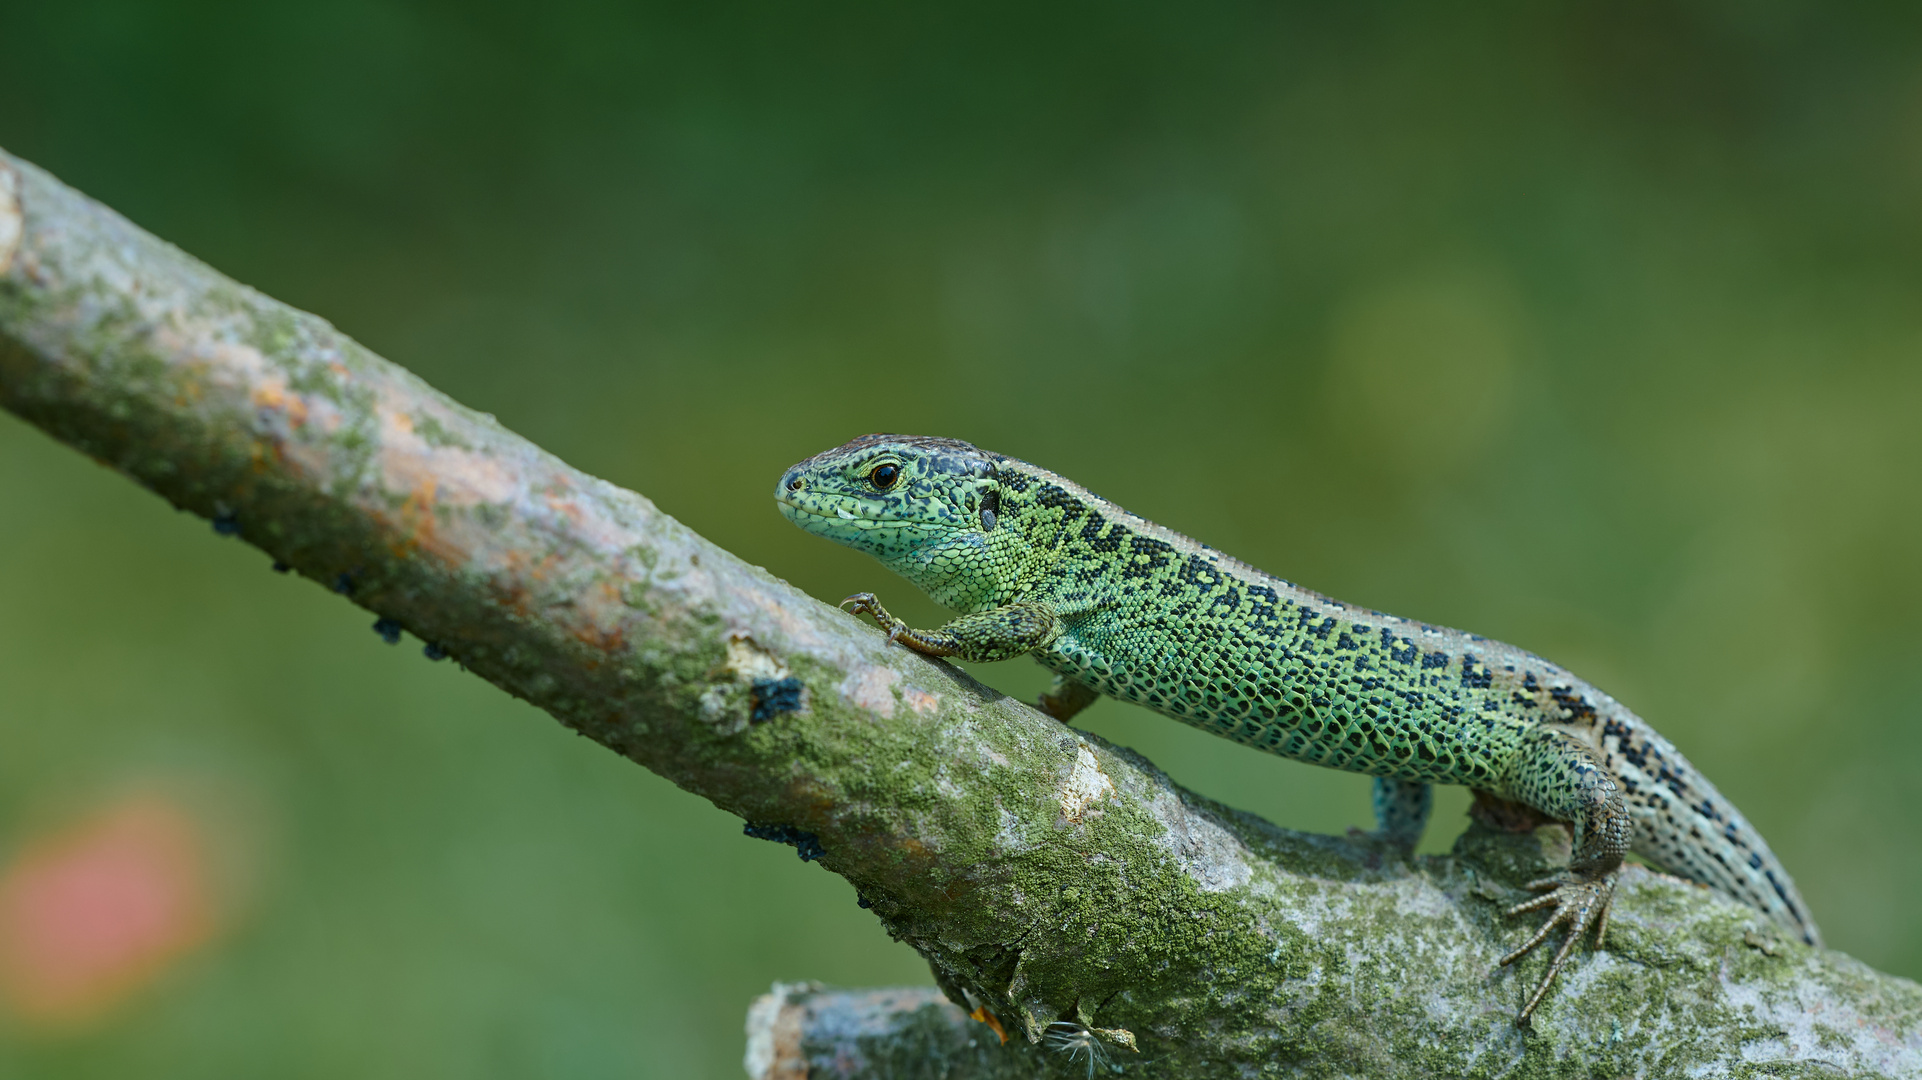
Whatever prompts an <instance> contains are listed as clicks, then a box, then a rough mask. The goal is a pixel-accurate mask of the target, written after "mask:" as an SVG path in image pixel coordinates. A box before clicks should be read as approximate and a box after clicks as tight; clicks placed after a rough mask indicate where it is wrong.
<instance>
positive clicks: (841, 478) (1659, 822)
mask: <svg viewBox="0 0 1922 1080" xmlns="http://www.w3.org/2000/svg"><path fill="white" fill-rule="evenodd" d="M775 499H776V501H777V502H778V503H779V504H780V508H781V512H782V513H783V514H785V515H786V516H787V518H788V520H790V521H792V522H794V523H795V524H796V525H799V526H800V527H801V528H803V529H805V530H807V531H808V532H811V533H814V534H816V535H819V536H824V537H826V538H828V539H830V540H833V541H835V542H836V543H840V544H846V545H847V546H849V547H853V548H858V549H860V550H862V551H865V552H867V553H869V554H871V555H873V556H875V557H876V558H878V559H880V560H881V562H882V563H884V564H885V565H886V566H887V567H888V568H889V569H891V570H893V571H895V572H896V573H898V574H900V575H901V576H902V577H905V578H907V579H908V580H909V581H911V582H913V583H914V584H915V585H917V586H919V587H920V588H921V589H922V590H923V591H924V592H926V593H927V594H928V595H929V596H931V597H933V598H934V599H935V600H936V601H938V602H940V603H942V604H945V605H947V606H948V607H951V608H954V609H956V610H957V611H959V612H961V615H960V616H959V617H957V618H955V619H954V620H953V621H951V622H949V623H947V624H946V625H944V626H942V627H940V628H938V629H934V630H915V629H912V628H910V627H908V626H907V625H906V624H905V623H903V622H902V621H901V620H899V619H896V618H894V617H893V616H891V615H889V614H888V612H887V609H885V608H884V607H882V606H881V604H880V602H879V601H878V600H876V599H875V597H874V595H873V594H872V593H861V594H858V595H856V596H852V597H849V598H848V599H847V600H846V601H843V603H844V604H845V605H848V606H850V607H852V609H853V610H854V611H855V613H856V614H861V613H866V614H869V615H872V616H873V617H874V618H875V619H876V620H877V621H879V622H880V624H881V625H882V626H883V627H884V628H885V629H887V631H888V636H889V638H890V640H894V641H899V642H900V643H902V644H904V645H906V646H908V647H910V648H913V649H916V650H918V651H920V652H923V653H927V654H929V655H933V656H957V657H960V658H962V659H964V660H973V661H987V660H1006V659H1010V658H1012V657H1016V656H1021V655H1023V654H1027V655H1031V656H1033V657H1034V658H1035V659H1036V660H1038V661H1040V662H1041V663H1042V664H1043V665H1044V666H1046V667H1047V668H1049V669H1050V670H1052V671H1054V672H1055V674H1056V676H1057V681H1056V684H1055V688H1054V689H1053V690H1051V691H1050V692H1049V693H1047V694H1045V695H1043V696H1042V698H1041V702H1040V704H1041V707H1042V709H1043V711H1045V712H1047V713H1049V714H1050V715H1052V716H1054V717H1056V718H1058V719H1061V720H1066V719H1068V717H1070V716H1072V715H1073V714H1074V713H1075V712H1077V711H1079V710H1080V709H1082V708H1084V707H1086V706H1087V705H1088V704H1089V703H1090V702H1092V701H1093V700H1094V699H1095V698H1096V697H1098V696H1099V695H1101V694H1108V695H1110V696H1113V697H1117V698H1120V699H1121V700H1123V701H1132V702H1134V703H1136V704H1139V705H1144V706H1146V707H1148V708H1150V709H1153V710H1155V711H1156V712H1160V713H1163V714H1165V715H1167V716H1171V717H1174V718H1175V719H1177V720H1181V721H1183V722H1185V723H1189V724H1193V725H1195V726H1196V727H1199V728H1204V729H1206V730H1209V731H1212V732H1215V733H1216V734H1219V735H1224V736H1226V737H1228V738H1230V739H1233V740H1235V741H1236V742H1241V743H1246V744H1247V745H1249V746H1253V747H1256V748H1257V749H1261V750H1267V751H1269V752H1271V753H1275V754H1280V755H1282V756H1283V757H1291V758H1295V759H1298V760H1301V761H1310V762H1314V763H1315V764H1318V765H1326V766H1328V767H1330V768H1336V769H1347V770H1349V771H1351V772H1360V773H1367V774H1369V775H1371V776H1374V777H1376V778H1377V779H1376V781H1375V811H1376V815H1377V817H1378V818H1379V823H1380V829H1379V835H1381V836H1382V837H1384V838H1386V839H1388V840H1391V841H1393V842H1396V843H1399V844H1401V845H1403V846H1405V847H1412V846H1413V844H1414V842H1415V841H1416V840H1417V839H1419V837H1420V836H1421V832H1422V828H1423V826H1424V824H1425V823H1426V818H1427V815H1428V808H1429V804H1430V798H1429V785H1431V784H1437V783H1440V784H1464V785H1467V786H1469V787H1471V788H1474V789H1475V790H1476V791H1477V792H1482V793H1486V794H1487V795H1489V796H1492V797H1494V799H1496V800H1500V802H1499V803H1493V804H1492V805H1494V806H1496V807H1504V806H1505V807H1507V809H1508V810H1509V811H1511V817H1519V818H1520V819H1521V822H1522V823H1524V824H1527V823H1532V821H1533V820H1536V819H1537V818H1546V819H1550V820H1554V821H1560V822H1565V823H1567V824H1568V826H1569V827H1570V829H1571V830H1572V832H1573V855H1572V858H1571V859H1570V862H1569V866H1568V869H1567V870H1566V871H1564V872H1562V873H1561V874H1558V875H1556V876H1554V877H1552V878H1545V879H1543V880H1541V881H1537V882H1533V883H1531V885H1530V888H1532V889H1535V890H1538V891H1543V892H1544V895H1542V896H1540V897H1538V898H1536V899H1534V900H1532V901H1529V902H1527V903H1523V904H1520V905H1518V906H1516V907H1515V908H1513V909H1511V910H1510V912H1509V914H1510V915H1517V914H1521V913H1522V912H1526V911H1532V910H1538V909H1543V908H1546V909H1549V910H1550V915H1549V917H1548V919H1547V920H1546V921H1545V922H1543V923H1542V925H1541V927H1540V928H1539V929H1538V930H1537V931H1536V932H1535V933H1534V934H1533V935H1532V936H1530V937H1529V938H1528V940H1527V941H1525V942H1523V943H1522V945H1521V946H1520V947H1519V948H1517V949H1516V950H1515V951H1514V952H1512V953H1510V954H1509V955H1508V956H1506V957H1504V958H1503V960H1502V963H1504V964H1506V963H1509V962H1511V961H1513V960H1515V959H1516V958H1518V957H1520V956H1522V955H1524V954H1525V953H1527V952H1528V951H1529V950H1531V949H1533V948H1534V947H1535V946H1536V945H1538V944H1540V943H1541V942H1542V941H1544V940H1545V939H1546V938H1547V937H1548V935H1549V934H1550V933H1551V932H1552V931H1553V930H1554V929H1555V928H1556V927H1557V926H1559V925H1566V926H1567V927H1568V937H1567V940H1566V941H1564V943H1563V944H1562V947H1561V948H1560V950H1559V951H1558V952H1557V953H1556V955H1555V958H1554V960H1553V961H1552V962H1551V964H1550V966H1549V971H1548V974H1547V976H1546V977H1545V978H1544V979H1543V980H1542V982H1541V985H1540V986H1539V987H1538V988H1537V989H1536V991H1535V993H1534V995H1533V996H1532V997H1530V999H1529V1000H1528V1003H1527V1005H1526V1006H1524V1007H1523V1009H1522V1011H1521V1014H1520V1016H1519V1017H1518V1020H1520V1021H1521V1022H1524V1023H1525V1022H1526V1021H1527V1019H1528V1017H1529V1015H1530V1014H1531V1013H1532V1012H1533V1011H1534V1009H1535V1007H1536V1005H1538V1004H1539V1003H1540V1002H1541V1000H1542V997H1543V995H1544V994H1545V993H1547V991H1548V988H1549V986H1550V984H1552V983H1553V982H1554V979H1555V976H1556V974H1557V973H1558V972H1559V971H1560V970H1561V968H1562V966H1563V964H1564V963H1565V962H1566V961H1567V958H1568V956H1569V952H1570V950H1571V949H1572V948H1573V947H1574V945H1575V943H1576V942H1577V941H1578V940H1580V938H1581V937H1582V936H1583V934H1584V933H1585V932H1586V931H1587V930H1588V929H1589V928H1590V927H1591V926H1592V927H1594V928H1595V930H1596V941H1597V944H1600V943H1601V942H1602V939H1603V936H1604V935H1605V933H1606V930H1607V925H1608V910H1609V905H1610V902H1611V900H1612V899H1613V896H1614V888H1615V878H1616V874H1617V871H1618V870H1619V868H1620V866H1621V863H1622V858H1623V856H1624V855H1625V854H1626V853H1628V852H1630V851H1633V852H1635V853H1636V854H1637V855H1640V856H1642V857H1643V858H1644V859H1646V860H1647V861H1648V862H1650V863H1653V864H1655V865H1656V866H1658V867H1660V868H1661V869H1664V870H1666V871H1668V872H1670V873H1673V874H1676V875H1678V876H1680V877H1685V878H1688V879H1689V880H1691V881H1696V882H1700V883H1701V884H1703V885H1706V886H1708V887H1710V888H1712V889H1715V890H1717V891H1719V892H1722V893H1724V894H1726V895H1728V896H1730V897H1733V898H1734V899H1736V900H1739V901H1741V902H1742V903H1744V904H1747V905H1749V906H1750V907H1753V908H1755V909H1756V910H1757V911H1760V912H1762V913H1764V914H1766V915H1768V916H1770V917H1771V918H1772V919H1774V920H1775V921H1776V922H1777V923H1779V924H1781V925H1782V927H1784V928H1785V929H1787V930H1788V931H1790V932H1792V933H1794V934H1795V935H1796V936H1797V937H1799V938H1801V939H1802V940H1803V941H1806V942H1808V943H1809V944H1811V945H1819V944H1821V937H1820V935H1819V933H1818V932H1817V930H1816V928H1815V923H1814V921H1813V920H1812V919H1811V918H1810V917H1809V914H1808V908H1807V907H1806V906H1805V905H1804V904H1803V902H1802V898H1801V896H1800V895H1799V894H1798V893H1797V892H1796V890H1795V884H1794V882H1793V881H1791V880H1790V879H1789V875H1788V872H1787V871H1786V870H1784V869H1783V868H1782V864H1781V863H1780V862H1779V861H1777V860H1776V858H1775V856H1774V854H1772V853H1771V852H1770V851H1769V849H1768V845H1767V844H1766V843H1764V842H1763V840H1762V838H1761V836H1760V835H1759V834H1757V833H1756V831H1755V830H1754V828H1753V827H1751V826H1750V825H1749V823H1748V822H1747V820H1745V819H1744V818H1743V817H1742V815H1741V813H1740V812H1738V811H1737V810H1736V809H1735V807H1734V806H1732V805H1730V804H1729V802H1728V801H1727V800H1726V799H1724V798H1722V796H1721V794H1720V793H1719V792H1717V791H1716V790H1715V788H1714V787H1713V786H1711V785H1710V784H1709V782H1708V781H1707V780H1706V779H1704V778H1703V777H1702V776H1701V774H1700V773H1698V772H1696V770H1695V768H1694V767H1693V766H1691V765H1690V764H1689V763H1688V761H1687V760H1686V759H1685V758H1683V757H1682V755H1681V754H1680V753H1678V752H1677V751H1676V749H1675V747H1674V746H1672V745H1671V744H1670V743H1669V742H1668V740H1666V739H1664V738H1662V737H1661V736H1660V735H1658V734H1656V733H1655V732H1654V731H1653V730H1652V729H1651V728H1649V726H1648V725H1647V724H1646V723H1644V722H1643V721H1642V720H1641V718H1639V717H1637V716H1636V715H1635V714H1634V713H1631V712H1629V711H1628V710H1627V709H1626V708H1624V707H1623V706H1622V705H1621V704H1620V703H1618V702H1616V701H1615V699H1613V698H1611V697H1609V696H1608V695H1607V694H1604V693H1602V692H1601V691H1599V690H1597V689H1595V688H1594V687H1592V686H1590V685H1589V684H1588V683H1586V682H1583V681H1582V680H1581V679H1578V678H1576V677H1575V676H1573V675H1570V674H1569V673H1568V672H1566V671H1563V670H1562V669H1561V668H1558V667H1556V666H1555V665H1553V664H1550V663H1548V662H1547V661H1545V660H1543V659H1541V658H1540V657H1537V656H1534V655H1532V654H1530V653H1527V652H1524V651H1523V650H1521V649H1517V648H1515V647H1513V646H1511V645H1504V644H1501V643H1500V642H1496V641H1490V640H1488V639H1486V638H1481V637H1477V636H1475V635H1473V634H1467V633H1463V632H1462V631H1459V630H1449V629H1444V628H1442V627H1435V626H1428V625H1425V624H1423V623H1418V622H1411V621H1409V620H1407V619H1398V618H1396V617H1394V616H1392V615H1383V614H1381V613H1380V612H1375V611H1366V610H1362V609H1359V608H1354V607H1349V606H1348V605H1345V604H1341V603H1338V602H1337V601H1334V600H1330V599H1329V598H1327V597H1325V596H1322V595H1320V594H1318V593H1314V592H1310V591H1308V590H1307V589H1303V588H1300V587H1298V586H1295V585H1292V584H1290V583H1288V582H1286V581H1282V580H1281V579H1279V578H1275V577H1270V576H1269V575H1267V574H1264V573H1262V572H1261V571H1259V570H1256V569H1255V568H1253V567H1251V566H1248V565H1247V564H1245V563H1241V562H1237V561H1236V560H1234V559H1231V558H1229V557H1227V556H1225V555H1222V554H1221V553H1220V552H1217V551H1214V550H1213V549H1211V548H1209V547H1208V546H1206V545H1204V544H1201V543H1197V542H1196V541H1194V540H1191V539H1189V538H1188V537H1185V536H1182V535H1181V534H1179V533H1176V532H1173V531H1171V530H1169V529H1164V528H1162V527H1161V526H1159V525H1156V524H1154V523H1153V522H1150V521H1146V520H1143V519H1142V518H1139V517H1136V516H1135V515H1133V514H1130V513H1128V512H1127V511H1126V510H1123V509H1121V508H1120V507H1118V506H1115V505H1114V504H1113V503H1110V502H1108V501H1107V500H1105V499H1102V498H1100V497H1099V496H1097V495H1094V494H1093V493H1091V492H1089V491H1087V490H1086V489H1084V488H1082V487H1080V486H1078V485H1076V484H1074V483H1072V482H1071V481H1068V480H1066V479H1063V478H1062V477H1060V476H1057V475H1055V474H1054V473H1051V472H1048V471H1047V470H1045V469H1040V468H1037V467H1035V466H1033V465H1030V464H1028V463H1027V462H1025V461H1018V460H1016V459H1014V458H1010V457H1004V456H1002V455H1000V454H994V453H990V452H988V451H985V450H980V449H977V448H975V447H974V446H971V445H969V444H967V443H964V442H959V441H957V440H953V439H936V438H924V437H918V436H907V435H867V436H863V437H862V438H859V439H856V440H854V441H853V442H850V443H848V444H847V445H846V446H842V447H839V448H837V449H834V450H829V451H827V452H826V453H823V454H818V455H816V456H814V457H811V458H809V459H807V460H806V461H803V462H801V463H800V464H798V465H796V466H794V467H793V468H792V469H789V470H788V471H787V473H786V474H785V475H783V476H782V478H781V481H780V484H779V485H778V486H777V488H776V489H775ZM1517 804H1519V805H1517Z"/></svg>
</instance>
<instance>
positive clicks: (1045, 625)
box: [841, 593, 1061, 663]
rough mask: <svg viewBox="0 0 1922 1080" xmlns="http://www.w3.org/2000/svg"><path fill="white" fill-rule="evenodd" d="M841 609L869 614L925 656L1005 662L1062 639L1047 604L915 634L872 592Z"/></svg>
mask: <svg viewBox="0 0 1922 1080" xmlns="http://www.w3.org/2000/svg"><path fill="white" fill-rule="evenodd" d="M841 606H842V607H844V608H846V609H848V611H849V612H851V613H852V614H855V615H872V616H873V617H874V621H876V622H878V623H880V624H881V628H882V629H884V630H886V631H887V632H888V640H889V641H898V642H900V643H901V644H903V645H906V646H907V647H908V648H910V649H913V650H914V651H915V652H919V653H926V654H927V655H929V656H958V657H960V658H961V659H963V660H971V661H974V662H976V663H986V662H988V661H991V660H1009V659H1012V658H1014V657H1017V656H1020V655H1022V654H1023V653H1029V652H1033V651H1034V650H1036V649H1039V648H1042V647H1043V646H1045V645H1047V644H1048V643H1049V642H1052V641H1053V640H1054V639H1055V638H1057V637H1060V636H1061V620H1060V619H1059V618H1057V617H1056V616H1055V613H1054V609H1053V608H1050V607H1048V606H1047V605H1046V604H1037V603H1033V602H1031V601H1022V602H1019V603H1013V604H1003V605H1001V606H1000V607H997V608H989V609H988V610H986V611H977V612H975V613H973V614H972V615H962V616H960V617H958V618H955V619H952V620H950V621H949V622H948V623H946V624H945V625H943V626H942V627H941V628H940V629H938V630H916V629H913V628H912V627H910V626H908V624H907V623H905V622H903V621H901V620H900V619H897V618H895V617H894V616H892V615H890V614H888V609H887V608H884V607H882V606H881V601H879V600H877V599H875V597H874V594H873V593H855V594H854V595H853V596H850V597H848V598H847V599H846V600H843V601H841Z"/></svg>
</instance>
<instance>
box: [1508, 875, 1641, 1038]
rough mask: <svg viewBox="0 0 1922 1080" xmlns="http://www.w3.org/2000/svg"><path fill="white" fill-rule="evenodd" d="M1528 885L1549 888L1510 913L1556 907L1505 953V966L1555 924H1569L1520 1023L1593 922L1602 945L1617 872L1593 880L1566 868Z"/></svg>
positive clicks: (1534, 888)
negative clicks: (1564, 938)
mask: <svg viewBox="0 0 1922 1080" xmlns="http://www.w3.org/2000/svg"><path fill="white" fill-rule="evenodd" d="M1527 887H1528V888H1529V889H1530V890H1531V891H1539V890H1543V889H1546V890H1548V892H1546V893H1544V894H1543V895H1541V896H1538V897H1536V898H1535V899H1533V900H1528V901H1524V902H1523V903H1520V904H1516V905H1515V906H1514V907H1512V908H1509V909H1508V911H1507V912H1506V914H1507V915H1508V916H1509V917H1511V918H1512V917H1514V916H1516V915H1521V914H1523V913H1525V912H1530V911H1539V910H1540V909H1542V908H1550V907H1552V908H1554V909H1555V910H1554V912H1553V913H1552V914H1550V915H1549V917H1548V919H1547V920H1546V921H1545V922H1543V923H1542V925H1541V928H1540V929H1538V930H1536V931H1535V933H1534V934H1533V935H1532V936H1531V937H1530V938H1529V939H1528V940H1527V941H1524V942H1522V945H1521V947H1520V948H1518V949H1516V950H1515V951H1514V952H1511V953H1509V954H1508V955H1507V956H1504V957H1502V959H1501V963H1502V966H1503V967H1506V966H1508V965H1509V964H1512V963H1514V962H1515V961H1517V960H1519V959H1521V958H1522V957H1524V956H1526V955H1528V953H1529V952H1530V951H1531V950H1533V949H1534V948H1535V946H1537V945H1540V944H1541V943H1542V942H1543V941H1546V940H1547V939H1548V935H1549V934H1550V933H1551V932H1553V931H1554V929H1555V927H1557V926H1559V925H1561V924H1562V923H1567V924H1568V939H1567V940H1565V941H1563V942H1562V947H1561V948H1559V949H1557V950H1555V959H1553V960H1551V961H1549V964H1548V974H1547V975H1544V976H1542V983H1541V985H1540V986H1538V987H1536V988H1535V993H1534V996H1532V997H1530V998H1529V999H1528V1004H1527V1005H1524V1006H1522V1011H1521V1015H1520V1016H1517V1017H1516V1018H1515V1022H1516V1023H1517V1024H1526V1023H1528V1018H1529V1016H1530V1015H1531V1014H1532V1013H1534V1011H1535V1006H1537V1005H1540V1004H1541V1003H1542V998H1543V996H1545V995H1546V994H1547V993H1548V988H1549V986H1550V985H1552V984H1553V983H1554V982H1555V976H1556V975H1559V974H1561V970H1562V966H1563V965H1564V964H1566V963H1568V954H1569V953H1570V952H1572V951H1574V949H1575V942H1577V941H1579V940H1580V939H1581V936H1582V934H1583V933H1585V932H1587V930H1588V928H1589V926H1590V925H1593V926H1594V927H1595V947H1596V948H1598V949H1599V948H1601V947H1602V940H1603V938H1604V937H1606V936H1607V934H1608V911H1609V906H1610V905H1611V904H1612V903H1613V902H1614V900H1615V875H1614V874H1612V873H1611V874H1608V875H1606V876H1605V877H1601V878H1598V879H1594V880H1590V879H1586V878H1583V877H1580V876H1578V875H1576V874H1574V873H1573V872H1569V871H1564V872H1562V873H1560V874H1557V875H1555V876H1554V877H1545V878H1542V879H1540V880H1538V881H1531V882H1529V883H1528V886H1527Z"/></svg>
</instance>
